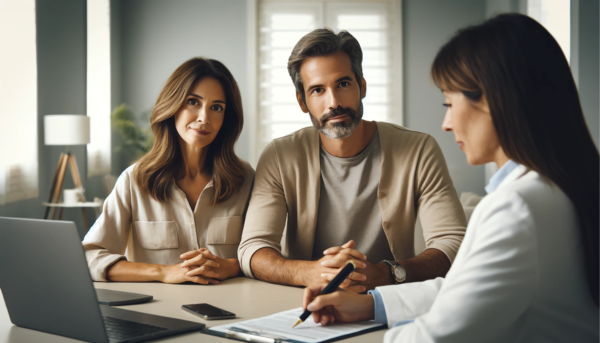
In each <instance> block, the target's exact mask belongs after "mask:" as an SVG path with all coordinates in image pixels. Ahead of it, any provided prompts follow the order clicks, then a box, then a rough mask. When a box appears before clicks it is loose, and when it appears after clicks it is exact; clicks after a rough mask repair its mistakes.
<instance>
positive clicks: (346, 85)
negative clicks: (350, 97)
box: [340, 81, 350, 88]
mask: <svg viewBox="0 0 600 343" xmlns="http://www.w3.org/2000/svg"><path fill="white" fill-rule="evenodd" d="M348 86H350V82H346V81H342V82H340V87H342V88H344V87H348Z"/></svg>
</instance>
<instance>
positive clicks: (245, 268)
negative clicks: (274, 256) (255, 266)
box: [238, 244, 277, 279]
mask: <svg viewBox="0 0 600 343" xmlns="http://www.w3.org/2000/svg"><path fill="white" fill-rule="evenodd" d="M263 248H271V249H275V248H274V247H272V246H270V245H268V244H260V245H256V246H250V247H248V248H247V249H246V250H245V251H244V253H243V256H242V254H240V256H238V257H239V260H240V266H241V268H242V272H243V273H244V275H246V276H247V277H249V278H252V279H256V278H255V277H254V274H252V266H251V262H252V256H254V254H255V253H256V252H257V251H259V250H260V249H263ZM275 250H277V249H275Z"/></svg>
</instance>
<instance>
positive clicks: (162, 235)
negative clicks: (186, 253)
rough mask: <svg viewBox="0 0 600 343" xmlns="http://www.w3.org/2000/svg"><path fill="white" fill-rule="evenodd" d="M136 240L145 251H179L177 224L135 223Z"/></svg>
mask: <svg viewBox="0 0 600 343" xmlns="http://www.w3.org/2000/svg"><path fill="white" fill-rule="evenodd" d="M133 226H134V231H135V239H137V241H138V243H139V244H140V246H141V247H142V248H144V249H150V250H159V249H177V248H179V240H178V237H177V224H176V223H175V222H142V221H134V222H133Z"/></svg>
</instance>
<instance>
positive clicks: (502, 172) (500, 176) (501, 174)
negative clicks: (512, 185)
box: [485, 160, 519, 194]
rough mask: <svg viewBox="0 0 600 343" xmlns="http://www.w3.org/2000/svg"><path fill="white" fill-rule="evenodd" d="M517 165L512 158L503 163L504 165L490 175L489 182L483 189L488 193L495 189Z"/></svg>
mask: <svg viewBox="0 0 600 343" xmlns="http://www.w3.org/2000/svg"><path fill="white" fill-rule="evenodd" d="M518 166H519V165H518V164H516V163H515V162H513V161H512V160H508V161H507V162H506V163H504V165H503V166H502V167H501V168H500V169H498V171H497V172H496V173H495V174H494V176H492V178H491V179H490V183H489V184H488V185H487V186H486V187H485V191H486V192H488V194H490V193H492V192H493V191H495V190H496V188H498V186H499V185H500V183H502V181H504V179H505V178H506V177H507V176H508V174H510V173H511V172H512V171H513V170H515V168H517V167H518Z"/></svg>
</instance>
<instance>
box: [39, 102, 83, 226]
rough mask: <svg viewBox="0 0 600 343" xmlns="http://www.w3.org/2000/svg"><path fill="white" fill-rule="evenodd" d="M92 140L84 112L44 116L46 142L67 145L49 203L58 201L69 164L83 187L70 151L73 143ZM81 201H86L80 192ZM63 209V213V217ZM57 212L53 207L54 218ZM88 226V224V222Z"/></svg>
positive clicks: (47, 209) (60, 159)
mask: <svg viewBox="0 0 600 343" xmlns="http://www.w3.org/2000/svg"><path fill="white" fill-rule="evenodd" d="M89 142H90V117H88V116H86V115H82V114H48V115H45V116H44V143H45V144H46V145H65V146H66V152H64V153H61V154H60V157H59V159H58V166H57V167H56V172H55V173H54V179H53V181H52V187H50V198H49V199H48V202H49V203H55V204H57V203H58V199H59V197H60V192H61V190H62V186H63V181H64V179H65V174H66V172H67V164H68V165H69V168H70V169H71V177H72V178H73V183H74V184H75V187H77V188H83V187H82V183H81V177H80V175H79V169H78V168H77V161H76V160H75V155H73V154H71V153H70V152H69V146H71V145H85V144H88V143H89ZM80 201H82V202H85V197H84V195H83V193H81V194H80ZM62 210H63V208H61V214H60V216H61V217H62ZM82 211H83V218H84V221H85V222H87V217H86V214H85V209H83V208H82ZM49 212H50V207H46V213H45V215H44V219H47V218H48V214H49ZM55 214H56V207H53V211H52V219H54V216H55ZM86 226H87V224H86Z"/></svg>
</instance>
